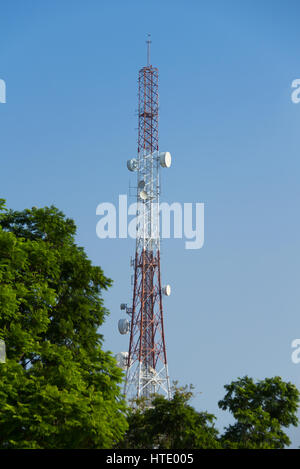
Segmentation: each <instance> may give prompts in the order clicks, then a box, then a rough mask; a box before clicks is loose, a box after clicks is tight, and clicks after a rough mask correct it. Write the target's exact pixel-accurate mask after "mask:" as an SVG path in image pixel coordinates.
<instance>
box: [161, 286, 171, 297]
mask: <svg viewBox="0 0 300 469" xmlns="http://www.w3.org/2000/svg"><path fill="white" fill-rule="evenodd" d="M162 291H163V294H164V295H166V296H170V295H171V286H170V285H166V286H165V287H163V289H162Z"/></svg>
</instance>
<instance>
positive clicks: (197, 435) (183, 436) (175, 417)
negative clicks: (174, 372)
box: [119, 387, 220, 449]
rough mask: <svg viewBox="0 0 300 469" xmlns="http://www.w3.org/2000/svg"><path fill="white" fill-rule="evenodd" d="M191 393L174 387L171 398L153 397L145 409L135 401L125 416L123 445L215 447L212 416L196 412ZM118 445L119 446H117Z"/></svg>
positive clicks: (184, 447)
mask: <svg viewBox="0 0 300 469" xmlns="http://www.w3.org/2000/svg"><path fill="white" fill-rule="evenodd" d="M192 396H193V393H192V392H191V391H190V390H187V388H186V387H185V388H177V387H175V389H174V392H173V396H172V399H170V400H168V399H166V398H165V397H163V396H159V395H158V396H155V397H154V398H153V401H152V404H151V407H150V408H149V407H148V408H147V407H146V406H145V402H144V401H143V399H140V400H137V401H136V405H135V406H133V407H132V408H131V411H130V413H129V415H128V423H129V429H128V431H127V433H126V435H125V439H124V441H123V443H122V444H121V447H122V448H135V449H138V448H155V449H196V448H202V449H208V448H211V449H217V448H219V447H220V444H219V443H218V441H217V435H218V432H217V430H216V429H215V427H214V420H215V417H214V416H213V415H211V414H208V413H207V412H197V411H196V410H195V409H194V408H193V407H192V406H191V405H190V404H189V401H190V399H191V398H192ZM119 447H120V446H119Z"/></svg>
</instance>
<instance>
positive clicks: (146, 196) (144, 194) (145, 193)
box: [139, 191, 149, 200]
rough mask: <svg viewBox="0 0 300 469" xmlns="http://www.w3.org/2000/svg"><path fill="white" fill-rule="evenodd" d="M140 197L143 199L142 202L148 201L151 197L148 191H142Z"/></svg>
mask: <svg viewBox="0 0 300 469" xmlns="http://www.w3.org/2000/svg"><path fill="white" fill-rule="evenodd" d="M139 197H140V199H142V200H147V199H148V198H149V196H148V194H147V192H146V191H140V193H139Z"/></svg>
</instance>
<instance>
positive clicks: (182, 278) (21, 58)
mask: <svg viewBox="0 0 300 469" xmlns="http://www.w3.org/2000/svg"><path fill="white" fill-rule="evenodd" d="M299 13H300V4H299V2H298V1H297V0H295V1H293V0H290V1H283V0H281V1H277V0H264V1H261V0H255V1H253V0H247V1H245V0H244V1H243V2H241V1H240V0H236V1H232V0H226V1H225V0H223V1H216V0H213V1H212V0H209V1H208V0H205V1H199V0H194V1H192V0H185V1H183V0H180V1H179V0H172V1H171V0H164V1H161V0H160V1H158V0H151V1H150V0H149V1H147V2H146V1H144V0H138V1H137V0H133V1H130V0H128V1H124V0H119V1H116V0H110V1H109V0H106V1H100V0H88V1H82V0H81V1H77V0H59V1H58V0H52V1H49V0H48V1H43V2H40V1H32V0H27V1H26V2H25V1H24V0H20V1H16V0H10V1H4V0H3V1H2V2H1V4H0V78H1V79H4V80H5V81H6V85H7V103H6V104H0V157H1V170H0V188H1V191H0V195H1V196H2V197H4V198H6V199H7V204H8V206H9V207H11V208H15V209H22V208H25V207H32V206H33V205H37V206H44V205H50V204H55V205H56V206H57V207H59V208H60V209H61V210H63V211H64V212H65V213H66V214H67V215H68V216H70V217H72V218H74V220H75V222H76V224H77V226H78V237H77V239H78V244H80V245H82V246H84V247H85V249H86V251H87V253H88V255H89V257H90V258H91V259H92V261H93V263H94V264H98V265H101V266H102V267H103V269H104V271H105V273H106V274H107V275H108V276H110V277H111V278H112V279H113V280H114V286H113V288H112V289H111V290H110V291H109V292H108V293H106V294H105V302H106V305H107V307H108V308H109V309H110V311H111V315H110V317H109V318H108V320H107V322H106V324H105V326H104V327H103V331H102V332H103V333H104V335H105V347H106V348H107V349H110V350H112V351H113V352H114V353H116V352H118V351H122V350H126V349H127V347H128V337H125V338H124V337H121V336H120V335H119V334H118V331H117V321H118V319H119V318H120V317H122V314H121V312H120V310H119V305H120V303H121V302H130V297H131V287H130V275H131V270H130V267H129V259H130V255H132V254H134V248H135V244H134V241H133V240H103V241H100V240H99V239H98V238H97V237H96V233H95V227H96V222H97V217H96V214H95V210H96V206H97V205H98V204H99V203H100V202H115V203H116V202H117V200H118V194H125V193H127V192H128V182H129V173H128V171H127V169H126V160H127V159H128V158H130V157H134V156H135V154H136V138H137V133H136V127H137V118H136V115H135V110H136V108H137V73H138V70H139V68H140V67H141V66H144V65H145V62H146V48H145V42H144V41H145V38H146V34H147V33H148V32H151V34H152V41H153V43H152V63H153V65H155V66H158V68H159V70H160V113H161V117H160V147H161V149H164V150H168V151H170V152H171V153H172V156H173V166H172V168H171V169H170V170H168V171H167V172H164V174H163V200H164V201H167V202H170V203H171V202H174V201H178V202H204V203H205V245H204V247H203V249H201V250H199V251H187V250H185V249H184V241H183V240H170V241H164V242H163V246H162V269H163V272H162V273H163V279H164V282H168V283H170V284H171V285H172V296H171V297H170V298H169V299H166V301H165V303H164V305H165V317H166V340H167V351H168V360H169V369H170V375H171V379H172V380H175V379H176V380H179V382H180V383H182V384H185V383H193V384H194V385H195V386H196V390H197V392H199V393H201V394H199V395H198V396H197V397H196V398H195V400H194V405H195V406H196V407H197V408H198V409H206V410H208V411H210V412H213V413H216V415H217V416H218V425H219V426H220V427H222V426H223V425H226V424H227V423H228V422H229V421H230V418H229V416H228V415H227V414H225V413H223V412H221V411H219V410H218V407H217V401H218V400H219V399H220V398H222V397H223V395H224V390H223V385H224V384H225V383H229V382H230V381H231V380H233V379H236V378H237V377H239V376H244V375H245V374H248V375H250V376H252V377H254V378H256V379H263V378H265V377H266V376H268V377H271V376H274V375H280V376H282V377H283V378H284V379H287V380H291V381H293V382H294V383H295V384H297V386H298V387H300V364H299V365H294V364H293V363H292V362H291V352H292V350H291V342H292V340H293V339H295V338H299V337H300V314H299V305H300V289H299V271H300V269H299V267H300V249H299V231H300V223H299V206H300V189H299V187H300V186H299V176H300V174H299V173H300V162H299V161H300V159H299V147H300V139H299V130H300V104H299V105H295V104H293V103H292V102H291V98H290V96H291V83H292V81H293V80H294V79H296V78H300V55H299V42H300V29H299ZM292 436H293V442H294V445H296V446H299V445H300V435H299V430H298V429H297V430H294V431H293V432H292Z"/></svg>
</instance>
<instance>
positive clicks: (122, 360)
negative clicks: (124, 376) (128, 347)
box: [115, 352, 128, 370]
mask: <svg viewBox="0 0 300 469" xmlns="http://www.w3.org/2000/svg"><path fill="white" fill-rule="evenodd" d="M115 359H116V361H117V365H118V367H119V368H122V370H125V369H126V368H127V361H128V352H119V353H117V355H115Z"/></svg>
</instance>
